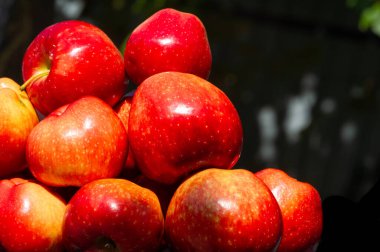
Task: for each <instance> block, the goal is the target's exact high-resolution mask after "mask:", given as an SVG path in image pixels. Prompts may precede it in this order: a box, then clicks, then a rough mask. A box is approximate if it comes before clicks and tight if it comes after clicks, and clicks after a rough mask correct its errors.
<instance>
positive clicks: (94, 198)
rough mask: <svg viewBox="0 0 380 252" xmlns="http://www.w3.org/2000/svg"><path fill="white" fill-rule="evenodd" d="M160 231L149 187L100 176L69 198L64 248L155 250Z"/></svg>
mask: <svg viewBox="0 0 380 252" xmlns="http://www.w3.org/2000/svg"><path fill="white" fill-rule="evenodd" d="M163 231H164V217H163V215H162V212H161V208H160V203H159V201H158V198H157V196H156V195H155V194H154V193H153V192H152V191H150V190H148V189H145V188H143V187H141V186H138V185H136V184H134V183H132V182H130V181H128V180H125V179H100V180H96V181H93V182H90V183H88V184H86V185H84V186H83V187H81V188H80V189H79V190H78V192H77V193H76V194H75V195H74V196H73V198H72V199H71V200H70V201H69V203H68V205H67V210H66V213H65V220H64V225H63V241H64V244H65V247H66V248H67V250H68V251H105V249H106V248H107V249H108V250H106V251H123V252H124V251H157V248H158V247H159V245H160V241H161V238H162V235H163ZM102 249H103V250H102Z"/></svg>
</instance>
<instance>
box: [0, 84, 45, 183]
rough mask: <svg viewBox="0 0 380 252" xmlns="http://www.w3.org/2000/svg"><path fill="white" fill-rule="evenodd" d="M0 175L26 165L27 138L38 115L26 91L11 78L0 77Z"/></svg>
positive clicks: (23, 167) (10, 172)
mask: <svg viewBox="0 0 380 252" xmlns="http://www.w3.org/2000/svg"><path fill="white" fill-rule="evenodd" d="M0 122H1V123H0V177H4V176H7V175H10V174H15V173H17V172H20V171H22V170H24V169H25V168H26V166H27V163H26V157H25V147H26V139H27V137H28V135H29V133H30V132H31V130H32V128H33V127H34V126H35V125H36V124H37V123H38V117H37V114H36V111H35V110H34V108H33V106H32V104H31V103H30V101H29V98H28V96H27V94H26V93H25V92H22V91H20V86H19V85H18V84H17V83H16V82H14V81H13V80H11V79H9V78H0Z"/></svg>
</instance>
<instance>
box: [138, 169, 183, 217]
mask: <svg viewBox="0 0 380 252" xmlns="http://www.w3.org/2000/svg"><path fill="white" fill-rule="evenodd" d="M134 182H135V183H136V184H138V185H139V186H142V187H144V188H147V189H149V190H151V191H152V192H154V193H155V194H156V195H157V197H158V199H159V201H160V205H161V209H162V213H163V215H166V211H167V209H168V206H169V203H170V200H171V199H172V197H173V194H174V192H175V191H176V190H177V188H178V184H172V185H166V184H162V183H159V182H157V181H154V180H151V179H148V178H147V177H146V176H144V175H140V176H138V177H136V178H135V179H134Z"/></svg>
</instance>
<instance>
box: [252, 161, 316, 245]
mask: <svg viewBox="0 0 380 252" xmlns="http://www.w3.org/2000/svg"><path fill="white" fill-rule="evenodd" d="M256 175H257V176H258V177H259V178H260V179H261V180H263V181H264V183H265V184H266V185H267V186H268V187H269V188H270V189H271V191H272V193H273V195H274V197H275V198H276V200H277V202H278V204H279V205H280V208H281V212H282V218H283V224H284V231H283V235H282V239H281V243H280V246H279V248H278V251H279V252H281V251H283V252H293V251H294V252H295V251H307V252H312V251H316V250H317V247H318V244H319V241H320V239H321V234H322V227H323V216H322V202H321V198H320V195H319V193H318V191H317V190H316V189H315V188H314V187H313V186H312V185H310V184H309V183H305V182H301V181H298V180H296V179H295V178H293V177H291V176H289V175H288V174H287V173H285V172H284V171H282V170H280V169H275V168H267V169H263V170H261V171H258V172H257V173H256Z"/></svg>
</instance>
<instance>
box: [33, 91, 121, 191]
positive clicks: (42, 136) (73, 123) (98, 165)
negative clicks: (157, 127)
mask: <svg viewBox="0 0 380 252" xmlns="http://www.w3.org/2000/svg"><path fill="white" fill-rule="evenodd" d="M127 151H128V143H127V135H126V132H125V128H124V126H123V124H122V122H121V121H120V119H119V117H118V116H117V115H116V113H115V112H114V111H113V109H112V108H111V107H110V106H109V105H108V104H107V103H105V102H104V101H103V100H100V99H99V98H97V97H93V96H86V97H83V98H80V99H78V100H77V101H75V102H73V103H71V104H68V105H65V106H62V107H61V108H59V109H57V110H56V111H54V112H52V113H51V114H50V115H49V116H47V117H46V118H45V119H44V120H42V121H41V122H40V123H39V124H38V125H36V126H35V127H34V128H33V130H32V132H31V133H30V135H29V137H28V139H27V143H26V157H27V161H28V164H29V169H30V171H31V173H32V174H33V176H34V177H35V178H37V179H38V180H39V181H41V182H43V183H45V184H47V185H52V186H82V185H84V184H85V183H88V182H90V181H93V180H95V179H100V178H109V177H116V176H118V174H119V173H120V171H121V169H122V167H123V164H124V162H125V158H126V155H127Z"/></svg>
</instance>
